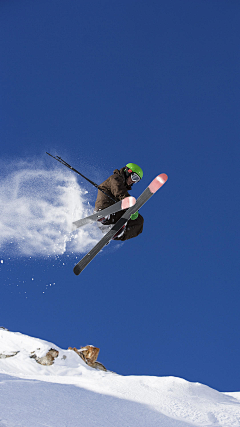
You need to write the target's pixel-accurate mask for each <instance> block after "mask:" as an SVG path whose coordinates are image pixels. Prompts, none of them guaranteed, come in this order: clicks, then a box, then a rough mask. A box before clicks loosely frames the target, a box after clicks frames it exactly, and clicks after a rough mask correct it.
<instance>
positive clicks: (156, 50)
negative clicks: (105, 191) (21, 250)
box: [0, 0, 240, 391]
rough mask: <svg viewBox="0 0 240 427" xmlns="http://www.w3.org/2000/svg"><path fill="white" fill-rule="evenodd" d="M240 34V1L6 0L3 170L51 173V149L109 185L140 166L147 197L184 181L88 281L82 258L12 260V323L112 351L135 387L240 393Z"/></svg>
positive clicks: (6, 288) (0, 68) (94, 266)
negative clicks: (162, 383) (26, 165)
mask: <svg viewBox="0 0 240 427" xmlns="http://www.w3.org/2000/svg"><path fill="white" fill-rule="evenodd" d="M239 22H240V3H239V1H238V0H228V1H223V0H211V1H209V0H195V1H192V0H168V1H163V0H150V1H142V0H122V1H115V0H114V1H112V0H107V1H105V0H99V1H96V0H93V1H91V2H86V1H82V0H71V2H69V1H67V0H41V2H33V1H30V0H21V1H14V0H12V1H11V2H8V1H1V3H0V38H1V47H0V55H1V64H0V73H1V75H0V78H1V88H0V91H1V97H0V98H1V100H0V111H1V126H0V140H1V162H4V164H5V166H6V165H8V162H9V161H10V160H14V161H16V162H21V161H23V160H24V159H34V161H36V160H37V159H38V158H39V159H40V161H41V162H44V164H45V167H46V168H47V169H49V170H51V169H52V168H53V167H56V165H55V164H54V162H55V161H54V160H52V159H50V158H49V157H48V156H47V155H46V154H45V152H46V151H48V152H50V153H52V154H55V155H59V156H61V157H63V158H64V159H65V160H66V161H68V162H69V163H70V164H72V165H73V166H74V167H75V168H76V169H79V170H81V171H82V172H83V173H85V174H86V175H88V176H89V178H91V179H93V180H96V181H97V182H98V183H100V182H99V177H101V180H104V179H106V178H107V177H108V176H109V175H110V174H111V173H112V171H113V170H114V169H115V168H121V167H122V166H124V165H125V164H126V163H128V162H134V163H137V164H139V165H140V166H141V167H142V169H143V170H144V179H143V181H142V182H141V183H139V184H138V185H136V187H135V188H134V190H133V192H132V195H134V196H135V197H137V196H138V195H139V194H140V193H141V192H142V191H143V190H144V188H145V187H146V186H147V185H148V184H149V183H150V181H151V180H152V179H153V178H154V177H155V176H156V175H157V174H159V173H161V172H165V173H167V174H168V176H169V181H168V182H167V184H166V185H165V186H164V187H163V188H162V189H161V190H160V191H159V193H157V194H156V196H154V197H153V198H152V199H151V201H149V203H148V204H147V205H145V206H144V207H143V208H142V210H141V214H142V215H143V216H144V218H145V226H144V232H143V234H142V235H141V236H139V237H138V238H136V239H133V240H131V241H129V242H126V243H125V244H124V245H122V246H121V247H120V248H119V249H117V250H116V251H113V250H112V249H111V247H110V246H111V245H114V244H115V243H114V242H113V243H111V245H109V247H107V248H105V249H104V252H102V253H101V254H100V255H99V256H98V257H97V258H96V259H95V260H94V261H93V262H92V263H91V264H90V265H89V266H88V267H87V269H86V270H85V271H84V272H83V273H82V274H81V275H80V276H79V277H76V276H74V274H73V272H72V268H73V266H74V263H75V256H77V255H78V254H75V256H74V258H73V257H71V256H70V257H67V254H65V255H62V256H61V257H60V258H59V259H58V261H57V262H55V263H53V262H52V260H49V258H45V257H44V256H42V257H39V256H38V257H35V258H34V257H32V258H30V257H19V256H17V255H16V257H14V256H12V255H11V257H10V256H9V258H10V259H8V245H5V246H4V247H2V252H1V257H2V258H3V259H4V263H3V264H0V266H1V267H0V268H1V284H0V286H1V298H0V324H2V325H3V326H5V327H7V328H9V329H10V330H13V331H20V332H23V333H26V334H29V335H32V336H36V337H39V338H43V339H46V340H48V341H52V342H55V343H56V344H57V345H59V346H60V347H62V348H66V347H68V346H76V347H79V346H80V345H86V344H93V345H96V346H99V347H100V349H101V351H100V356H99V360H100V361H102V362H103V363H104V364H105V365H106V366H107V367H108V368H109V369H111V370H114V371H116V372H118V373H120V374H136V375H158V376H165V375H173V376H178V377H182V378H185V379H187V380H190V381H198V382H201V383H204V384H207V385H209V386H211V387H214V388H216V389H218V390H221V391H239V390H240V377H239V357H240V338H239V321H240V310H239V298H240V281H239V267H240V261H239V249H240V248H239V207H240V203H239V185H240V174H239V157H240V144H239V135H240V132H239V131H240V125H239V123H240V122H239V112H240V104H239V99H240V90H239V89H240V84H239V75H240V56H239V37H240V30H239ZM55 163H56V162H55ZM60 167H61V168H64V166H60ZM4 174H5V175H4ZM4 174H3V170H2V172H1V179H3V178H4V176H6V174H7V172H6V169H4ZM84 185H85V184H84ZM86 188H87V189H88V190H89V191H90V193H89V197H90V199H89V200H90V203H91V204H92V205H93V202H94V197H95V196H96V191H95V189H94V188H93V189H92V188H89V187H88V186H87V185H86ZM63 263H64V264H65V265H64V266H63ZM53 264H54V267H53ZM32 277H34V281H31V278H32ZM24 278H25V283H24V284H21V285H19V286H21V291H22V293H21V294H19V292H18V291H17V287H16V286H17V285H16V284H17V283H18V282H19V283H20V281H21V283H22V282H23V280H22V279H24ZM53 281H54V282H55V283H56V285H55V287H54V289H53V290H51V292H48V293H45V294H43V293H42V290H43V283H45V282H50V283H51V282H53ZM8 282H9V285H7V284H8ZM10 283H11V285H10ZM24 292H27V295H28V298H27V299H26V298H23V296H22V294H23V293H24Z"/></svg>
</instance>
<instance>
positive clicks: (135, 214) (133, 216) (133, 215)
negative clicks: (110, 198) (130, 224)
mask: <svg viewBox="0 0 240 427" xmlns="http://www.w3.org/2000/svg"><path fill="white" fill-rule="evenodd" d="M137 217H138V211H137V212H135V213H134V214H132V215H131V216H130V219H132V220H134V219H137Z"/></svg>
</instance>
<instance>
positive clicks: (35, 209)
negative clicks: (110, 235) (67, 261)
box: [0, 162, 100, 256]
mask: <svg viewBox="0 0 240 427" xmlns="http://www.w3.org/2000/svg"><path fill="white" fill-rule="evenodd" d="M13 166H14V167H13ZM1 170H2V173H1V175H2V176H1V181H0V247H1V249H2V252H3V251H4V252H7V251H9V250H11V249H10V248H12V249H14V251H15V252H17V254H18V255H26V256H29V255H30V256H32V255H34V256H46V255H58V254H63V253H64V252H66V251H67V252H75V251H77V252H78V253H79V252H82V253H83V252H86V251H87V250H88V249H89V248H90V247H92V246H93V245H94V244H95V243H96V241H97V240H99V237H100V236H99V233H100V232H99V230H98V229H97V228H96V227H94V226H92V227H84V228H82V229H79V230H77V231H75V232H72V221H76V220H77V219H79V218H82V217H84V216H86V215H89V214H90V213H91V212H92V208H91V206H90V205H89V204H88V196H87V192H86V191H85V189H84V188H83V187H80V186H79V184H78V182H77V176H75V175H74V173H73V172H70V171H68V170H66V171H65V170H61V169H59V168H56V169H55V170H51V171H49V170H47V169H46V168H45V167H44V166H43V167H41V166H39V163H38V166H36V164H34V163H33V162H18V163H15V164H14V165H13V164H12V165H11V167H10V170H9V168H8V170H7V171H6V173H5V175H4V176H3V170H4V168H1Z"/></svg>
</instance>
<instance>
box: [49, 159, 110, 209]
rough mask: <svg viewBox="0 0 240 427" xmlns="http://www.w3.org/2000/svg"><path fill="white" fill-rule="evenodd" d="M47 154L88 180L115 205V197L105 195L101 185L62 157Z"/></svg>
mask: <svg viewBox="0 0 240 427" xmlns="http://www.w3.org/2000/svg"><path fill="white" fill-rule="evenodd" d="M46 154H48V155H49V156H50V157H52V158H53V159H55V160H57V161H58V162H60V163H62V165H64V166H66V167H67V168H69V169H71V170H72V171H74V172H76V173H77V174H78V175H81V176H82V177H83V178H84V179H86V181H88V182H90V184H92V185H94V187H95V188H97V189H98V190H100V191H101V192H102V193H103V194H105V196H107V197H109V199H111V200H112V201H113V202H114V203H115V202H116V201H117V200H115V199H114V198H113V197H111V196H109V194H107V193H105V191H103V190H102V189H101V188H100V186H99V185H97V184H96V183H95V182H93V181H91V179H89V178H87V177H86V176H84V175H83V174H82V173H81V172H79V171H77V169H74V168H73V167H72V166H71V165H69V164H68V163H67V162H65V160H63V159H62V158H61V157H59V156H56V157H54V156H52V154H50V153H48V152H47V151H46Z"/></svg>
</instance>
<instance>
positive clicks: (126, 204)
mask: <svg viewBox="0 0 240 427" xmlns="http://www.w3.org/2000/svg"><path fill="white" fill-rule="evenodd" d="M135 203H136V199H135V197H132V196H130V197H125V199H123V200H122V209H128V208H131V206H134V205H135Z"/></svg>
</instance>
